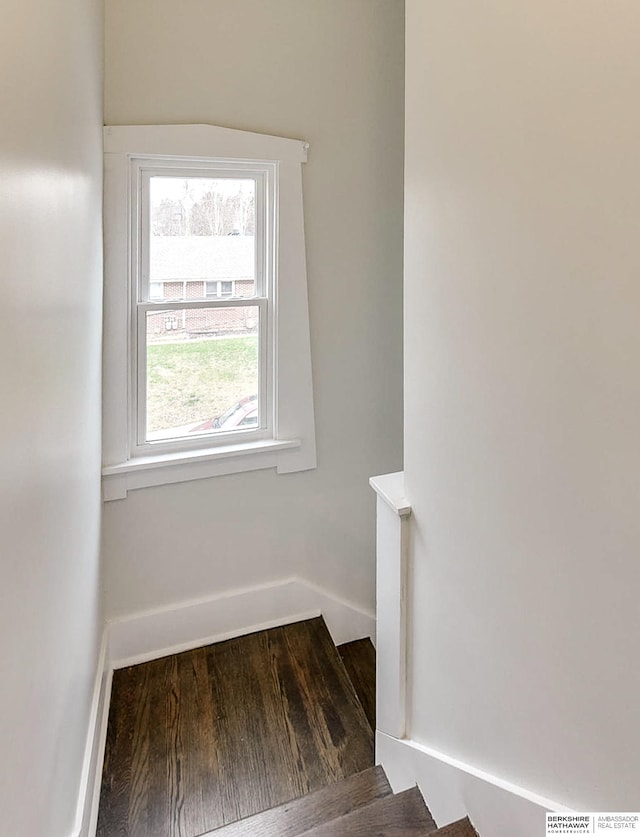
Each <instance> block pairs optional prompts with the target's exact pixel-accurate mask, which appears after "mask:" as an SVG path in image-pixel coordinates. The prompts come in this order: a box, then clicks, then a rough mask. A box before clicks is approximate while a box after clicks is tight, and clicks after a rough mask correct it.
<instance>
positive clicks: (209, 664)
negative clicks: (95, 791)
mask: <svg viewBox="0 0 640 837" xmlns="http://www.w3.org/2000/svg"><path fill="white" fill-rule="evenodd" d="M372 765H373V735H372V732H371V729H370V727H369V724H368V722H367V719H366V717H365V715H364V712H363V710H362V707H361V706H360V704H359V702H358V700H357V698H356V696H355V694H354V691H353V687H352V686H351V684H350V681H349V678H348V675H347V673H346V670H345V668H344V666H343V664H342V662H341V660H340V658H339V656H338V654H337V652H336V649H335V646H334V645H333V643H332V641H331V637H330V636H329V633H328V631H327V629H326V626H325V624H324V622H323V621H322V619H320V618H318V619H312V620H308V621H306V622H299V623H296V624H295V625H289V626H286V627H284V628H274V629H271V630H268V631H262V632H260V633H256V634H252V635H250V636H246V637H240V638H237V639H231V640H228V641H226V642H221V643H217V644H215V645H210V646H207V647H205V648H198V649H196V650H194V651H188V652H185V653H183V654H177V655H173V656H170V657H165V658H163V659H160V660H154V661H152V662H150V663H145V664H143V665H139V666H131V667H129V668H125V669H121V670H119V671H116V672H115V673H114V680H113V688H112V698H111V707H110V712H109V723H108V731H107V745H106V752H105V762H104V769H103V778H102V789H101V797H100V809H99V816H98V830H97V835H98V837H196V835H200V834H203V833H205V832H207V831H210V830H212V829H214V828H217V827H219V826H222V825H224V824H226V823H230V822H234V821H235V820H238V819H241V818H242V817H248V816H251V815H252V814H255V813H257V812H259V811H263V810H266V809H267V808H271V807H272V806H274V805H280V804H281V803H283V802H287V801H289V800H291V799H294V798H296V797H299V796H303V795H304V794H307V793H309V792H311V791H315V790H318V789H320V788H322V787H324V786H326V785H328V784H330V783H332V782H336V781H339V780H341V779H343V778H345V777H347V776H350V775H352V774H354V773H358V772H360V771H362V770H365V769H366V768H368V767H370V766H372Z"/></svg>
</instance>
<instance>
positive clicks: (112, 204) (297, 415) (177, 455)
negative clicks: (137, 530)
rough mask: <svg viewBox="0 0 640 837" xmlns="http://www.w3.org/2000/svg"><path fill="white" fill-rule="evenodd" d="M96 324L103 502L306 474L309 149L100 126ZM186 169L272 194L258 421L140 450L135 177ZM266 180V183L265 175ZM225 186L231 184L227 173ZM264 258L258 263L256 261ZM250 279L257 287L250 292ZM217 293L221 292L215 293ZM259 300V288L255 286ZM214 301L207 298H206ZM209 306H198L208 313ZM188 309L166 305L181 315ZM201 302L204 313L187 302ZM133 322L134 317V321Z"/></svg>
mask: <svg viewBox="0 0 640 837" xmlns="http://www.w3.org/2000/svg"><path fill="white" fill-rule="evenodd" d="M104 137H105V294H104V300H105V321H104V364H103V382H104V383H103V395H104V411H103V463H104V464H103V496H104V498H105V500H115V499H124V498H125V497H126V496H127V493H128V491H130V490H133V489H138V488H144V487H147V486H152V485H163V484H166V483H172V482H183V481H186V480H192V479H200V478H204V477H211V476H216V475H221V474H230V473H238V472H242V471H250V470H258V469H262V468H276V469H277V471H278V473H290V472H293V471H302V470H307V469H309V468H314V467H315V466H316V452H315V425H314V414H313V388H312V380H311V355H310V341H309V317H308V304H307V286H306V256H305V245H304V222H303V205H302V163H304V162H305V161H306V155H307V148H308V146H307V144H306V143H304V142H301V141H299V140H290V139H285V138H281V137H272V136H267V135H262V134H253V133H249V132H246V131H235V130H232V129H229V128H220V127H217V126H211V125H181V126H173V125H172V126H166V125H165V126H160V125H154V126H132V125H129V126H114V127H107V128H105V135H104ZM162 167H165V168H166V170H167V171H170V170H173V171H182V170H183V169H186V168H189V169H192V170H193V171H194V173H195V172H197V173H203V174H204V175H205V176H216V175H215V174H214V175H210V174H209V173H208V172H209V171H213V170H216V169H217V170H224V169H226V170H228V171H230V172H236V173H237V172H239V171H240V170H246V171H249V172H254V173H256V172H257V173H258V174H259V175H260V176H261V177H262V176H264V177H265V178H266V180H265V181H264V182H265V183H268V184H269V185H268V189H269V190H270V195H269V200H268V202H267V203H266V204H265V206H268V207H270V208H269V209H268V212H270V213H271V215H270V220H269V223H270V224H271V225H272V234H270V235H269V237H268V239H267V240H268V241H271V242H272V247H271V248H270V249H272V251H273V252H269V253H268V254H267V255H266V257H265V254H264V253H260V254H259V255H258V259H263V264H266V263H267V261H268V270H267V271H266V272H267V274H268V275H267V276H265V277H264V280H265V282H268V283H270V284H269V287H268V293H266V295H265V296H266V300H267V301H266V302H264V303H263V302H260V305H261V306H263V307H262V309H261V316H263V317H264V318H265V321H264V322H263V323H262V325H263V326H265V327H263V328H262V335H263V339H264V345H263V346H261V351H262V352H263V355H262V356H263V358H265V361H266V362H265V365H264V367H263V373H262V374H263V380H261V385H262V392H263V393H264V401H263V403H262V404H261V408H262V411H263V412H262V414H263V415H264V417H265V418H264V420H261V423H260V426H259V427H258V428H257V429H255V430H253V429H251V430H242V431H239V432H236V433H229V434H220V436H218V435H216V437H213V436H202V437H199V438H197V439H187V440H184V439H183V440H180V441H178V442H175V441H172V442H169V443H164V442H163V443H161V444H157V443H155V442H154V443H151V444H149V443H141V437H140V427H141V421H140V414H139V412H138V410H137V408H136V405H137V403H138V399H139V398H140V397H141V394H140V385H141V378H142V377H143V376H142V375H141V373H140V371H139V370H140V366H139V361H138V360H137V358H138V348H139V347H138V346H136V341H138V342H139V340H140V334H141V332H142V331H143V329H141V328H137V324H136V317H139V316H143V315H144V311H145V310H146V308H147V307H150V306H151V307H153V306H158V305H159V304H160V303H159V302H156V301H153V302H152V301H143V302H142V303H141V302H140V300H139V292H138V273H139V271H141V270H142V269H143V266H141V265H140V260H139V255H138V254H139V252H140V247H139V243H138V241H137V238H136V237H137V235H139V234H140V233H139V230H140V224H139V218H140V214H139V205H138V201H139V199H140V188H139V184H140V177H141V173H144V176H145V177H146V176H148V172H149V171H152V173H156V171H157V173H161V171H160V170H161V169H162ZM265 173H269V174H268V175H267V174H265ZM230 176H231V175H230ZM265 258H266V259H267V261H265ZM258 278H259V277H258V274H256V281H257V285H256V288H257V289H259V287H260V283H259V281H258ZM219 287H221V286H219ZM263 290H265V286H264V285H263ZM216 299H217V303H216V306H219V305H223V306H224V305H226V304H228V305H234V304H235V303H236V302H237V303H239V304H242V305H246V304H257V300H253V299H252V298H251V297H247V298H243V299H242V300H239V299H227V298H222V297H219V298H216ZM209 301H210V302H212V301H213V300H209ZM206 302H207V300H205V306H206ZM190 304H192V303H190V302H189V301H188V300H185V301H183V302H176V303H175V304H174V303H173V302H168V301H167V300H163V302H162V305H163V306H164V307H167V306H169V307H172V306H173V307H176V308H178V307H180V308H182V307H189V306H190ZM193 304H202V303H193ZM140 312H141V313H140Z"/></svg>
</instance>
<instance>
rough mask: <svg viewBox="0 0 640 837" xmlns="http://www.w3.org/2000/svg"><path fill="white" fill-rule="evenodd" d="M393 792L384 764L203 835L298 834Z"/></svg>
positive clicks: (288, 836)
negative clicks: (383, 767)
mask: <svg viewBox="0 0 640 837" xmlns="http://www.w3.org/2000/svg"><path fill="white" fill-rule="evenodd" d="M390 795H391V786H390V785H389V782H388V780H387V777H386V775H385V772H384V770H383V769H382V768H381V767H379V766H378V767H371V768H369V770H365V771H363V772H362V773H356V774H355V775H353V776H350V777H349V778H347V779H343V780H342V781H341V782H337V783H335V784H333V785H329V786H327V787H326V788H322V789H321V790H318V791H315V792H314V793H310V794H308V795H307V796H303V797H300V798H298V799H294V800H292V801H291V802H286V803H285V804H284V805H279V806H278V807H277V808H271V809H269V810H268V811H263V812H262V813H261V814H256V815H255V816H253V817H245V819H243V820H238V821H237V822H234V823H230V824H229V825H224V826H222V828H218V829H216V830H215V831H209V832H208V833H207V835H202V837H209V835H211V837H255V835H260V837H297V835H300V834H302V833H303V832H305V831H308V830H309V829H311V828H313V827H315V826H316V825H318V824H320V823H325V822H328V821H329V820H333V819H336V818H338V817H342V816H344V815H345V814H348V813H350V812H352V811H354V810H356V809H357V808H360V807H362V806H364V805H369V804H370V803H372V802H375V801H376V800H377V799H382V798H383V797H385V796H390Z"/></svg>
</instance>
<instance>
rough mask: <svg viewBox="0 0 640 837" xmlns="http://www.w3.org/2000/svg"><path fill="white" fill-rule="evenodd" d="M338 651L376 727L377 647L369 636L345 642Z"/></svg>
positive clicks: (372, 724) (364, 707) (366, 711)
mask: <svg viewBox="0 0 640 837" xmlns="http://www.w3.org/2000/svg"><path fill="white" fill-rule="evenodd" d="M338 653H339V654H340V657H341V658H342V662H343V663H344V667H345V668H346V669H347V673H348V674H349V677H350V678H351V682H352V683H353V688H354V689H355V691H356V694H357V695H358V699H359V700H360V703H361V704H362V708H363V709H364V714H365V715H366V716H367V720H368V721H369V723H370V724H371V729H373V730H375V728H376V649H375V648H374V647H373V643H372V642H371V640H370V639H369V637H365V638H364V639H356V640H354V641H353V642H345V643H344V644H343V645H339V646H338Z"/></svg>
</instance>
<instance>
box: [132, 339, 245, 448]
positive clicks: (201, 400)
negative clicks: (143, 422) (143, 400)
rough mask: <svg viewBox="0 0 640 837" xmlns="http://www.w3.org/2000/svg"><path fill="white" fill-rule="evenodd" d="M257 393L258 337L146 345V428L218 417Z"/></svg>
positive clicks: (163, 427)
mask: <svg viewBox="0 0 640 837" xmlns="http://www.w3.org/2000/svg"><path fill="white" fill-rule="evenodd" d="M257 391H258V339H257V337H255V336H253V337H225V338H216V339H211V340H193V341H189V342H186V341H185V342H180V343H156V344H151V345H150V346H149V347H148V351H147V430H148V431H149V432H153V431H154V430H163V429H165V428H168V427H174V426H176V425H180V424H189V423H191V422H193V423H194V424H196V423H198V422H201V421H206V420H207V419H210V418H213V417H214V416H219V415H221V414H222V413H224V411H225V410H226V409H227V408H228V407H230V406H231V405H232V404H234V403H235V402H236V401H239V400H240V399H241V398H244V396H246V395H253V394H255V393H256V392H257Z"/></svg>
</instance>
